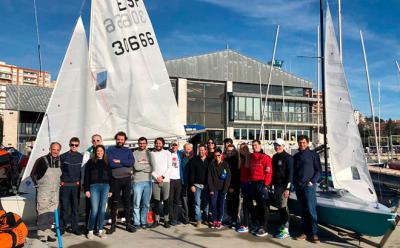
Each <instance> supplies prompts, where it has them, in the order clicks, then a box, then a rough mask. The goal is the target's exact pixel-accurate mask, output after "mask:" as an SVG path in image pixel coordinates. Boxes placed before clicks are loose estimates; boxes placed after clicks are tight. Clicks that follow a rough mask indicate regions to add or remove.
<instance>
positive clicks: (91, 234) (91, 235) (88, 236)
mask: <svg viewBox="0 0 400 248" xmlns="http://www.w3.org/2000/svg"><path fill="white" fill-rule="evenodd" d="M99 234H100V232H99ZM99 236H100V235H99ZM86 237H87V239H90V240H93V237H94V235H93V231H89V232H88V234H87V236H86Z"/></svg>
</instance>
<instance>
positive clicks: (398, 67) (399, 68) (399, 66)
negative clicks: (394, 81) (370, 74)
mask: <svg viewBox="0 0 400 248" xmlns="http://www.w3.org/2000/svg"><path fill="white" fill-rule="evenodd" d="M396 65H397V70H398V71H399V73H400V65H399V62H397V60H396Z"/></svg>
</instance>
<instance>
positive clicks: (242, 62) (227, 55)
mask: <svg viewBox="0 0 400 248" xmlns="http://www.w3.org/2000/svg"><path fill="white" fill-rule="evenodd" d="M165 65H166V67H167V70H168V73H169V76H170V77H177V78H187V79H202V80H212V81H233V82H241V83H253V84H259V83H260V67H261V80H262V82H263V83H267V82H268V75H269V72H270V69H271V66H270V65H268V64H265V63H262V62H259V61H257V60H255V59H253V58H250V57H247V56H245V55H242V54H240V53H238V52H236V51H234V50H231V49H227V50H223V51H219V52H214V53H208V54H204V55H199V56H193V57H186V58H180V59H172V60H167V61H165ZM282 81H283V82H284V84H285V85H286V86H293V87H303V88H312V86H313V83H312V82H311V81H308V80H305V79H303V78H300V77H298V76H295V75H294V74H291V73H288V72H286V71H283V70H281V69H279V68H276V67H275V68H274V71H273V73H272V78H271V84H272V85H281V84H282Z"/></svg>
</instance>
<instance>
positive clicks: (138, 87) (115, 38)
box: [89, 0, 185, 140]
mask: <svg viewBox="0 0 400 248" xmlns="http://www.w3.org/2000/svg"><path fill="white" fill-rule="evenodd" d="M89 43H90V44H89V57H90V66H91V69H92V79H93V80H97V83H98V84H101V85H100V87H97V88H98V90H97V92H96V94H97V99H98V104H99V105H100V106H101V108H100V109H102V110H103V112H102V113H101V114H100V115H99V116H98V118H97V124H99V126H98V130H99V133H100V134H101V135H102V136H103V139H105V140H110V139H113V137H114V135H115V133H116V132H117V131H119V130H123V131H126V132H127V135H128V137H129V138H130V139H138V138H139V137H141V136H145V137H146V138H148V139H154V138H156V137H175V138H177V137H184V136H185V132H184V128H183V124H182V123H181V121H180V117H179V112H178V107H177V104H176V100H175V96H174V93H173V90H172V86H171V82H170V80H169V76H168V73H167V69H166V67H165V64H164V60H163V58H162V55H161V52H160V48H159V46H158V42H157V39H156V36H155V33H154V30H153V27H152V24H151V21H150V18H149V15H148V14H147V11H146V8H145V6H144V3H143V1H142V0H118V1H109V0H93V1H92V13H91V32H90V41H89ZM99 76H100V77H102V78H103V79H101V80H99V78H98V77H99Z"/></svg>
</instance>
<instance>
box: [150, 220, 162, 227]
mask: <svg viewBox="0 0 400 248" xmlns="http://www.w3.org/2000/svg"><path fill="white" fill-rule="evenodd" d="M159 225H160V224H158V221H154V222H153V224H151V225H150V228H156V227H158V226H159Z"/></svg>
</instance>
